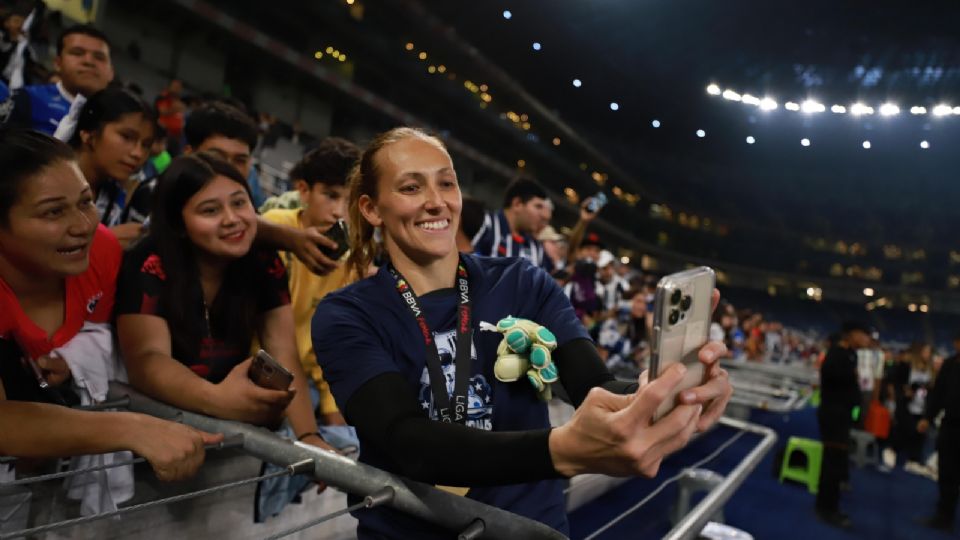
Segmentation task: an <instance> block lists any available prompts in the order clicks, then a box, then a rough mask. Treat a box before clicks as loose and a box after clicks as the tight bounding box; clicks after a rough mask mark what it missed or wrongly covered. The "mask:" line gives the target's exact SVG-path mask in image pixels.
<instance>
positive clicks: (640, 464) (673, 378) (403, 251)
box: [313, 128, 732, 539]
mask: <svg viewBox="0 0 960 540" xmlns="http://www.w3.org/2000/svg"><path fill="white" fill-rule="evenodd" d="M348 211H349V219H350V234H351V254H350V258H349V260H348V262H349V264H350V265H351V266H352V267H353V268H355V269H359V270H362V269H365V268H367V266H368V265H369V262H370V260H372V259H373V258H374V257H376V256H381V255H382V256H383V257H384V258H385V259H386V261H387V264H385V265H383V266H382V267H381V268H380V270H379V271H378V273H377V274H376V275H374V276H371V277H368V278H366V279H364V280H361V281H359V282H357V283H354V284H352V285H350V286H348V287H346V288H344V289H341V290H339V291H336V292H334V293H331V294H329V295H327V296H326V297H325V298H324V299H323V301H321V302H320V305H319V306H318V307H317V311H316V314H315V315H314V317H313V343H314V350H315V351H316V354H317V360H318V361H319V362H320V365H321V366H322V367H323V370H324V376H325V377H326V378H327V381H328V382H329V383H330V388H331V391H332V392H333V394H334V396H335V397H336V399H337V403H338V404H340V406H341V409H342V410H343V411H344V416H345V417H346V419H347V421H348V422H350V423H351V425H353V426H355V427H356V429H357V433H358V435H359V437H360V448H361V453H360V461H362V462H364V463H368V464H371V465H374V466H377V467H380V468H383V469H385V470H388V471H391V472H394V473H398V474H401V475H404V476H407V477H409V478H412V479H414V480H419V481H423V482H430V483H435V484H440V485H443V486H458V487H459V489H458V490H457V491H458V492H461V493H462V492H463V491H464V490H466V496H468V497H470V498H472V499H475V500H478V501H481V502H484V503H487V504H491V505H494V506H498V507H500V508H504V509H506V510H509V511H511V512H514V513H517V514H520V515H523V516H526V517H529V518H532V519H536V520H539V521H541V522H543V523H546V524H548V525H549V526H552V527H555V528H556V529H558V530H561V531H566V530H567V529H568V524H567V519H566V511H565V504H564V497H563V482H562V479H563V478H565V477H570V476H573V475H576V474H580V473H586V472H597V473H606V474H614V475H623V476H626V475H646V476H653V475H655V474H656V472H657V470H658V468H659V465H660V462H661V460H662V459H663V457H664V456H665V455H667V454H669V453H671V452H673V451H675V450H677V449H679V448H680V447H682V446H683V445H684V444H686V442H687V441H688V440H689V437H690V435H692V433H693V432H694V431H696V430H698V429H700V430H702V429H706V428H707V427H709V426H710V425H711V424H712V423H713V422H715V421H716V420H717V418H719V416H720V415H721V414H722V412H723V410H724V408H725V406H726V403H727V401H728V400H729V398H730V395H731V394H732V388H731V386H730V384H729V382H728V379H727V376H726V373H725V372H724V371H723V370H722V369H720V367H719V365H718V364H717V362H716V359H717V358H718V357H719V356H720V355H722V354H723V352H724V348H723V345H722V344H716V343H714V344H708V345H706V346H705V347H703V348H702V349H701V350H700V351H699V358H700V360H701V361H702V362H704V364H706V368H707V373H708V380H707V381H706V382H705V383H704V384H703V385H701V386H698V387H696V388H693V389H691V390H690V391H689V392H685V393H683V395H682V396H681V401H680V404H679V405H678V406H677V407H676V408H675V409H674V410H673V411H672V412H671V413H670V414H668V415H667V416H666V417H665V418H664V419H662V420H661V421H660V422H658V423H656V424H651V419H652V415H653V414H654V411H655V410H656V409H657V407H659V405H660V403H661V401H662V400H663V399H664V398H665V396H666V395H667V394H668V392H669V391H670V390H671V389H672V388H673V387H674V386H675V385H676V384H677V383H678V382H679V381H680V379H681V378H682V376H683V372H684V368H683V367H682V366H679V365H678V366H675V367H672V368H671V369H668V370H667V371H666V372H665V373H664V374H663V375H662V376H661V377H660V378H659V379H658V380H657V381H655V382H652V383H650V384H646V383H645V382H644V381H643V380H641V381H639V382H624V381H616V380H615V379H614V378H613V376H612V375H610V373H609V372H608V371H607V370H606V368H605V367H604V365H603V363H602V361H601V360H600V358H599V355H598V353H597V349H596V347H595V346H594V344H593V342H592V341H591V340H590V339H589V338H588V336H587V333H586V331H585V329H584V328H583V326H582V325H581V324H580V322H579V321H578V320H577V317H576V314H575V313H574V311H573V308H572V307H571V306H570V303H569V301H568V300H567V298H566V297H565V296H564V295H563V293H562V291H561V290H560V289H559V287H558V286H557V285H556V283H555V282H554V280H553V279H552V278H551V277H550V276H549V274H547V273H546V272H545V271H543V270H542V269H540V268H537V267H535V266H534V265H533V264H531V263H530V262H529V261H527V260H526V259H521V258H487V257H477V256H474V255H471V254H461V253H459V252H458V251H457V247H456V240H455V237H456V231H457V229H458V225H459V221H460V211H461V193H460V189H459V185H458V183H457V173H456V170H455V169H454V166H453V163H452V161H451V159H450V155H449V154H448V153H447V150H446V148H445V147H444V145H443V143H442V142H441V141H440V140H439V139H437V138H435V137H433V136H430V135H428V134H426V133H424V132H423V131H420V130H417V129H414V128H396V129H393V130H391V131H388V132H386V133H383V134H381V135H379V136H377V137H375V138H374V140H373V141H372V142H371V143H370V145H369V146H368V147H367V149H366V150H365V151H364V152H363V154H362V156H361V159H360V165H359V167H358V168H357V169H356V171H355V172H354V175H353V177H352V178H351V182H350V199H349V208H348ZM374 228H378V229H379V230H380V234H381V236H382V239H383V242H382V244H380V243H378V242H376V241H375V240H374ZM716 300H717V299H716V298H714V303H715V302H716ZM509 315H512V316H514V317H517V318H521V319H529V320H532V321H535V322H536V323H538V324H540V325H543V326H544V327H546V328H547V329H549V330H550V331H551V332H552V334H553V336H554V337H555V338H556V349H555V350H554V353H553V361H554V363H555V364H556V367H557V369H558V371H559V377H560V382H561V383H562V384H563V386H564V389H565V390H566V391H567V393H568V395H569V396H570V398H571V400H572V402H573V403H574V404H575V405H576V406H577V411H576V413H575V414H574V416H573V418H572V419H571V421H570V422H568V423H567V424H565V425H563V426H561V427H558V428H555V429H550V423H549V418H548V415H547V405H546V403H545V402H543V401H541V400H540V399H539V397H538V390H536V389H534V388H533V386H531V385H530V384H529V382H528V381H527V379H526V378H523V379H521V380H518V381H515V382H509V383H507V382H502V381H499V380H497V379H496V378H495V376H494V373H493V371H494V364H495V362H496V360H497V347H498V344H499V342H500V337H501V336H500V334H498V333H495V332H480V331H475V330H476V329H477V327H478V326H479V325H480V323H481V322H487V323H491V324H496V323H497V322H498V321H500V320H502V319H504V318H505V317H507V316H509ZM451 389H452V392H451ZM447 403H451V404H452V403H456V404H466V405H465V410H464V409H458V411H459V412H457V414H455V415H450V416H448V415H447V413H446V411H447V409H446V408H445V407H444V405H445V404H447ZM448 420H449V421H448ZM356 517H357V519H358V520H359V527H358V531H357V532H358V536H359V537H360V538H361V539H366V538H444V537H448V536H449V532H447V533H444V532H442V531H438V530H436V529H435V528H432V527H430V526H429V525H427V524H425V523H422V522H420V521H417V520H414V519H412V518H409V517H406V516H404V515H401V514H399V513H397V512H395V511H393V510H390V509H385V508H376V509H370V510H364V511H363V512H358V513H357V514H356Z"/></svg>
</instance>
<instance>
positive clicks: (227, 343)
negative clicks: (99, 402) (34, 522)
mask: <svg viewBox="0 0 960 540" xmlns="http://www.w3.org/2000/svg"><path fill="white" fill-rule="evenodd" d="M256 217H257V216H256V212H255V211H254V209H253V205H252V203H251V200H250V190H249V186H247V183H246V179H245V178H244V177H243V176H241V175H240V174H239V172H237V170H236V168H234V167H233V166H231V165H230V164H228V163H226V162H224V161H222V160H221V159H219V158H218V157H216V156H214V155H212V154H207V153H203V152H200V153H197V154H194V155H190V156H182V157H179V158H177V159H175V160H174V161H173V162H172V163H171V165H170V167H169V168H168V169H167V171H166V172H165V173H164V174H163V176H162V177H161V179H160V182H159V183H158V187H157V192H156V194H155V198H154V205H153V211H152V213H151V220H152V223H151V227H150V232H149V234H148V235H147V236H146V237H145V238H144V239H143V240H142V241H141V242H140V243H138V244H137V245H136V246H134V248H133V249H132V250H131V251H130V252H129V253H128V256H127V257H126V258H125V260H124V262H123V268H122V270H121V272H120V278H119V281H118V288H117V290H118V291H119V292H118V295H117V309H116V313H117V317H116V319H117V320H116V323H117V334H118V338H119V343H120V349H121V351H122V352H123V357H124V360H125V362H126V365H127V371H128V374H129V376H130V382H131V384H132V385H133V386H134V387H136V388H137V389H139V390H140V391H142V392H144V393H146V394H148V395H150V396H152V397H154V398H156V399H158V400H160V401H163V402H165V403H169V404H171V405H174V406H176V407H180V408H182V409H186V410H190V411H195V412H199V413H202V414H206V415H209V416H215V417H218V418H224V419H228V420H239V421H242V422H249V423H252V424H257V425H265V426H273V425H276V424H277V423H279V420H280V419H281V418H282V417H284V416H285V417H286V419H287V420H288V421H289V423H290V425H291V427H292V428H293V430H294V432H295V434H296V435H297V438H298V439H300V440H302V441H304V442H307V443H310V444H313V445H316V446H322V447H325V448H329V447H328V446H326V444H325V443H324V442H323V440H322V439H321V438H320V437H319V436H318V435H317V433H316V432H317V424H316V421H315V420H314V418H313V412H312V409H311V407H310V398H309V395H308V393H307V385H306V377H305V376H304V374H303V370H302V369H301V367H300V363H299V362H298V361H297V347H296V341H295V337H294V333H293V312H292V310H291V309H290V295H289V292H288V291H287V273H286V270H285V269H284V267H283V263H282V262H281V261H280V258H279V257H278V256H277V254H276V252H273V251H269V250H263V249H256V248H254V247H253V239H254V237H255V236H256V229H257V219H256ZM254 337H257V338H258V340H259V342H260V344H261V345H262V347H263V348H264V349H266V350H267V351H268V352H269V353H270V354H271V355H272V356H273V357H274V358H276V360H277V361H278V362H279V363H280V364H281V365H282V366H283V367H284V368H286V369H287V370H288V371H290V372H291V373H293V374H294V380H293V385H292V387H291V388H289V389H282V390H275V389H269V388H261V387H259V386H257V385H256V384H254V382H253V381H252V380H251V379H250V377H249V374H248V370H249V368H250V365H251V358H249V355H250V350H251V344H252V342H253V339H254Z"/></svg>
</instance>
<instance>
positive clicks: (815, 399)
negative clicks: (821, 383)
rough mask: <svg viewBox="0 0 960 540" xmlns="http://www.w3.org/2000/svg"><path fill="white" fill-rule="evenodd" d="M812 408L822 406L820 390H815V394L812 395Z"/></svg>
mask: <svg viewBox="0 0 960 540" xmlns="http://www.w3.org/2000/svg"><path fill="white" fill-rule="evenodd" d="M810 406H811V407H813V408H814V409H816V408H817V407H819V406H820V389H819V388H814V389H813V393H812V394H811V395H810Z"/></svg>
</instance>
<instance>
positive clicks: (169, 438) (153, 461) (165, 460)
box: [127, 414, 223, 482]
mask: <svg viewBox="0 0 960 540" xmlns="http://www.w3.org/2000/svg"><path fill="white" fill-rule="evenodd" d="M129 418H131V419H132V420H133V422H132V424H133V426H132V429H129V430H127V433H129V435H130V441H129V444H128V445H127V446H128V447H129V448H130V449H131V450H132V451H133V452H134V453H135V454H137V455H139V456H142V457H143V458H144V459H146V460H147V461H148V462H150V466H151V467H153V472H154V473H155V474H156V475H157V478H158V479H159V480H161V481H164V482H174V481H177V480H185V479H187V478H190V477H191V476H193V475H194V474H196V472H197V470H198V469H199V468H200V466H201V465H203V460H204V457H205V455H206V451H205V449H204V447H205V446H206V445H208V444H217V443H219V442H221V441H223V434H216V435H214V434H211V433H206V432H203V431H199V430H196V429H194V428H192V427H190V426H185V425H183V424H178V423H176V422H169V421H167V420H161V419H159V418H154V417H152V416H147V415H143V414H132V415H131V416H130V417H129Z"/></svg>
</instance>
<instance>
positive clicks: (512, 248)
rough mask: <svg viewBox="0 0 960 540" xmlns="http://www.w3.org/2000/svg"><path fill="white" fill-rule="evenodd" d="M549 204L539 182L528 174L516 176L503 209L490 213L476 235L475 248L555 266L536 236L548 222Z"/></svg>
mask: <svg viewBox="0 0 960 540" xmlns="http://www.w3.org/2000/svg"><path fill="white" fill-rule="evenodd" d="M546 204H547V192H546V191H545V190H544V189H543V187H542V186H541V185H540V184H538V183H537V182H534V181H533V180H528V179H525V178H521V179H519V180H514V181H513V183H511V184H510V185H509V186H507V191H506V193H505V194H504V197H503V209H502V210H500V211H499V212H497V213H489V214H487V216H486V218H485V219H484V221H483V226H482V227H481V228H480V231H479V232H478V233H477V234H476V235H475V236H474V237H473V241H472V244H473V248H474V251H475V252H476V253H477V254H478V255H486V256H488V257H522V258H525V259H528V260H530V262H532V263H533V264H534V265H535V266H540V267H542V268H544V269H546V270H547V271H548V272H549V271H551V270H553V268H551V267H552V261H551V260H550V258H549V257H547V256H546V255H545V254H544V252H543V246H542V245H541V244H540V242H539V241H538V240H537V238H536V236H535V235H536V234H537V232H539V231H541V230H542V229H543V228H544V227H546V226H547V222H546V221H545V220H544V219H545V218H546V217H547V216H548V211H547V210H546Z"/></svg>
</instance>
